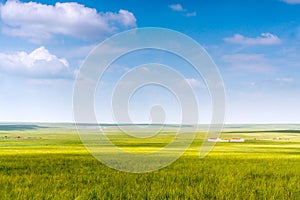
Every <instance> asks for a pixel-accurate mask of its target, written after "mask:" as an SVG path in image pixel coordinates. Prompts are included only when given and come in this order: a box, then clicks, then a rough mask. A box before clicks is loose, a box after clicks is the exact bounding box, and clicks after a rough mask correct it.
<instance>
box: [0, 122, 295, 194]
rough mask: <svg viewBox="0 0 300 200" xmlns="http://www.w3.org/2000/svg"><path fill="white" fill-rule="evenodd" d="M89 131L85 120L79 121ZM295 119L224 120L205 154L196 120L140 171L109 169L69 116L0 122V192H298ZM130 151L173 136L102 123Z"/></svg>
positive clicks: (149, 147)
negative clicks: (151, 168)
mask: <svg viewBox="0 0 300 200" xmlns="http://www.w3.org/2000/svg"><path fill="white" fill-rule="evenodd" d="M84 128H86V129H87V131H89V127H84ZM299 128H300V125H232V126H229V125H228V126H226V127H225V129H224V132H223V133H222V135H221V137H222V138H231V137H242V138H245V139H246V142H245V143H217V144H216V146H215V148H214V149H213V151H212V152H211V153H210V154H209V155H208V156H207V157H205V158H204V159H199V157H198V155H199V148H200V145H201V143H202V141H203V137H204V130H205V127H203V129H202V128H200V131H199V133H198V134H197V137H196V139H195V140H194V142H193V144H192V145H191V146H190V148H189V149H188V150H187V152H186V153H185V154H184V155H183V156H182V157H181V158H180V159H178V160H177V161H176V162H174V163H173V164H171V165H170V166H168V167H166V168H164V169H161V170H158V171H155V172H149V173H144V174H131V173H125V172H120V171H117V170H113V169H110V168H108V167H106V166H105V165H103V164H101V163H100V162H99V161H98V160H96V159H95V158H94V157H93V156H91V155H90V154H89V153H88V151H87V150H86V149H85V147H84V146H83V144H82V143H81V140H80V139H79V137H78V135H77V133H76V131H75V129H74V126H73V125H71V124H37V125H31V124H27V125H20V124H19V125H13V124H11V125H1V124H0V186H1V187H0V199H300V130H299ZM106 131H107V132H109V133H110V134H111V136H112V139H113V140H114V141H115V143H116V144H118V145H119V146H121V147H122V148H124V149H126V150H128V151H145V150H147V151H148V150H149V151H152V150H153V151H154V150H156V149H158V148H161V147H162V146H164V145H166V144H167V143H168V142H169V141H170V138H172V135H174V134H173V133H172V131H174V127H166V129H165V130H162V132H161V135H159V136H158V137H159V139H157V138H156V139H150V140H148V141H147V142H143V141H142V140H128V139H124V137H123V136H122V135H121V134H120V133H119V132H118V131H117V129H116V128H115V127H114V126H109V127H106Z"/></svg>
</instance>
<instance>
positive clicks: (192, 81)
mask: <svg viewBox="0 0 300 200" xmlns="http://www.w3.org/2000/svg"><path fill="white" fill-rule="evenodd" d="M185 81H186V82H187V83H188V84H190V86H192V87H200V88H205V85H204V84H203V83H202V82H200V81H199V80H197V79H195V78H186V79H185Z"/></svg>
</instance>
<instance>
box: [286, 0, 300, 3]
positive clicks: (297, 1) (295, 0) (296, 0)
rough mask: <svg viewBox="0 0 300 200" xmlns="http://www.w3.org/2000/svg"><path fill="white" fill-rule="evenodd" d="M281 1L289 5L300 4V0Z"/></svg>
mask: <svg viewBox="0 0 300 200" xmlns="http://www.w3.org/2000/svg"><path fill="white" fill-rule="evenodd" d="M281 1H282V2H285V3H288V4H300V0H281Z"/></svg>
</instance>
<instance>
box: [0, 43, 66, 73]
mask: <svg viewBox="0 0 300 200" xmlns="http://www.w3.org/2000/svg"><path fill="white" fill-rule="evenodd" d="M0 72H1V73H2V74H10V75H17V76H25V77H29V78H51V79H53V78H70V77H71V76H72V73H71V70H70V69H69V63H68V61H67V60H66V59H64V58H58V57H57V56H55V55H53V54H51V53H50V52H49V51H48V50H47V49H46V48H45V47H43V46H42V47H39V48H37V49H35V50H34V51H32V52H31V53H26V52H24V51H22V52H17V53H15V54H4V53H0Z"/></svg>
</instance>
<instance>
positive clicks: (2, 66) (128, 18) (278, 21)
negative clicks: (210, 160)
mask: <svg viewBox="0 0 300 200" xmlns="http://www.w3.org/2000/svg"><path fill="white" fill-rule="evenodd" d="M149 26H151V27H163V28H169V29H173V30H176V31H180V32H182V33H184V34H186V35H188V36H190V37H191V38H193V39H194V40H196V41H197V42H199V43H200V44H201V45H202V46H203V47H204V48H205V49H206V50H207V52H208V53H209V54H210V55H211V57H212V59H213V60H214V61H215V63H216V64H217V66H218V68H219V70H220V73H221V75H222V77H223V80H224V84H225V89H226V96H227V108H226V123H299V122H300V114H299V113H300V62H299V61H300V1H299V0H260V1H258V0H247V1H241V0H239V1H238V0H228V1H223V0H209V1H208V0H186V1H160V0H154V1H134V0H124V1H115V0H110V1H108V0H105V1H102V0H99V1H91V0H88V1H83V0H82V1H74V2H72V3H70V2H68V1H60V2H59V3H58V2H56V1H49V0H48V1H47V0H43V1H34V2H29V1H3V0H2V3H1V19H0V30H1V32H0V93H1V95H0V121H34V122H39V121H42V122H45V121H49V122H61V121H62V122H63V121H66V122H70V121H72V120H73V116H72V92H73V83H74V80H75V75H76V73H77V72H78V70H79V67H80V65H81V63H82V62H83V60H84V59H85V57H86V56H87V55H88V53H89V51H90V50H92V48H93V47H95V45H97V44H98V43H99V42H101V41H103V40H104V39H105V38H108V37H110V36H111V35H113V34H115V33H118V32H120V31H124V30H128V29H131V28H141V27H149ZM145 55H148V57H147V56H145ZM145 57H146V58H147V59H145ZM172 60H173V61H172ZM148 61H151V62H162V61H165V62H166V64H169V65H173V66H174V67H175V68H177V69H178V70H179V71H180V72H181V73H182V74H184V75H186V78H187V80H189V82H190V83H191V85H192V87H193V88H194V90H195V91H196V93H197V96H198V98H199V102H198V103H199V107H200V110H201V114H200V115H201V117H200V119H201V120H200V123H208V122H209V120H210V114H211V107H210V106H211V105H210V103H209V95H208V93H207V91H206V89H205V87H203V81H202V80H201V77H199V76H197V75H196V74H194V73H193V71H192V70H190V69H189V68H188V67H186V66H185V65H184V63H181V62H180V61H178V62H176V63H175V62H174V58H172V57H171V56H168V55H161V54H159V53H155V52H141V53H140V54H136V55H132V56H131V57H130V56H129V58H127V59H126V58H124V59H123V60H120V61H119V62H118V63H116V64H115V65H114V66H113V67H112V68H113V69H112V71H111V72H110V73H108V74H107V76H106V77H104V80H103V85H102V86H101V87H99V88H98V96H97V97H98V99H100V100H103V101H97V98H96V102H98V104H99V105H97V103H96V108H97V109H98V110H100V112H102V114H101V115H100V116H99V120H100V121H101V122H111V121H112V118H111V116H110V115H111V114H110V111H109V110H106V107H107V105H109V100H108V99H106V100H105V96H106V95H107V94H109V93H110V90H111V88H112V85H113V83H114V81H115V80H116V79H117V78H118V77H120V76H121V75H122V73H123V72H124V70H126V69H127V68H128V67H129V68H130V67H132V66H134V65H135V64H137V63H138V64H141V63H143V62H148ZM154 91H155V92H157V93H155V92H154ZM145 94H148V96H147V95H145ZM151 94H154V96H156V97H157V96H161V98H160V99H155V98H154V96H153V95H152V96H151ZM135 98H136V100H134V99H135ZM143 98H144V101H143ZM171 98H172V97H171V96H170V94H169V93H167V92H164V91H161V90H160V89H157V88H156V89H154V88H151V87H149V88H145V91H144V92H141V93H137V95H136V96H135V97H134V98H133V102H131V103H132V105H131V104H130V105H131V106H132V115H133V116H132V117H133V119H134V120H135V121H136V122H144V121H147V119H148V118H149V116H148V115H149V113H148V111H149V106H151V105H152V104H153V102H151V101H149V99H150V100H151V99H155V100H153V101H154V102H155V103H156V104H157V103H160V104H162V105H165V106H166V112H167V111H169V112H170V113H171V114H169V115H168V116H169V117H170V120H169V122H175V123H176V122H178V119H177V118H176V117H174V116H176V113H177V111H176V110H178V108H176V102H175V101H174V100H171ZM145 99H146V100H147V101H146V100H145ZM141 102H143V103H141ZM170 102H172V103H170ZM101 104H103V105H101ZM103 113H105V115H104V114H103Z"/></svg>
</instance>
